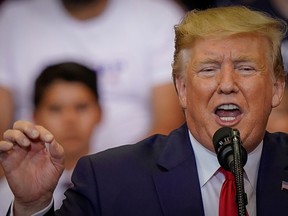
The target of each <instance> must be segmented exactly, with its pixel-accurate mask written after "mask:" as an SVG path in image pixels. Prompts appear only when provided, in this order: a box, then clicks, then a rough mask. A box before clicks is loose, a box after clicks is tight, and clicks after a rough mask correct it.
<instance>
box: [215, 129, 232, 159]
mask: <svg viewBox="0 0 288 216" xmlns="http://www.w3.org/2000/svg"><path fill="white" fill-rule="evenodd" d="M231 131H232V128H230V127H222V128H219V129H218V130H217V131H216V132H215V133H214V135H213V144H214V148H215V152H216V154H218V152H219V151H220V150H221V148H222V147H223V146H225V145H228V144H231V139H230V133H231Z"/></svg>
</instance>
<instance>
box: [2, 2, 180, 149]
mask: <svg viewBox="0 0 288 216" xmlns="http://www.w3.org/2000/svg"><path fill="white" fill-rule="evenodd" d="M183 14H184V11H183V10H182V9H181V8H180V7H179V6H178V5H177V4H176V3H175V2H172V1H167V0H145V1H135V0H85V1H75V0H49V1H47V0H25V1H7V2H5V3H3V5H2V7H1V11H0V29H1V31H0V108H1V113H0V118H1V119H2V118H3V121H0V130H1V131H2V132H3V131H4V130H5V128H7V127H9V126H11V122H12V121H13V120H15V119H27V120H30V119H32V113H31V110H32V109H31V108H32V104H31V103H30V101H31V100H30V98H31V97H32V89H31V86H32V85H33V81H34V79H35V78H36V77H37V75H38V73H39V71H41V70H42V69H43V68H45V67H46V66H47V65H50V64H56V63H58V62H62V61H77V62H80V63H83V64H85V65H87V66H89V67H90V68H93V69H95V70H97V71H98V72H99V76H98V77H99V91H100V93H101V104H102V108H103V110H105V112H103V119H102V122H101V124H100V125H99V127H98V128H97V130H96V131H95V132H94V134H93V136H92V137H93V138H92V139H93V147H92V148H91V152H98V151H101V150H105V149H107V148H110V147H114V146H117V145H120V144H121V143H122V144H124V143H132V142H135V141H136V140H138V139H139V138H144V137H146V136H149V135H151V134H154V133H163V134H167V133H169V132H170V131H171V130H172V129H174V128H176V127H177V126H179V125H180V124H182V123H183V119H184V117H183V112H182V110H181V108H180V106H179V104H178V101H177V96H176V93H175V91H174V86H173V83H172V78H171V73H170V72H171V70H172V68H171V63H172V59H173V43H174V34H173V27H174V25H175V24H176V23H178V22H179V21H180V19H181V18H182V16H183ZM4 118H5V119H4Z"/></svg>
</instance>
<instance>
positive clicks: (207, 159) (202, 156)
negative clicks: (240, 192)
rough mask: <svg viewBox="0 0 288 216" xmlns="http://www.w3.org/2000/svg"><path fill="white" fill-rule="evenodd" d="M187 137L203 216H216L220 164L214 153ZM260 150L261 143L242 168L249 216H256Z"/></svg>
mask: <svg viewBox="0 0 288 216" xmlns="http://www.w3.org/2000/svg"><path fill="white" fill-rule="evenodd" d="M189 136H190V140H191V143H192V147H193V150H194V154H195V158H196V166H197V170H198V176H199V181H200V187H201V193H202V200H203V205H204V212H205V216H218V215H219V214H218V212H219V197H220V191H221V187H222V184H223V182H224V180H225V177H224V175H223V174H222V173H221V172H219V171H218V169H219V168H220V164H219V162H218V159H217V156H216V154H215V152H211V151H210V150H208V149H207V148H205V147H204V146H203V145H201V144H200V143H199V142H198V141H197V140H196V139H195V138H194V137H193V136H192V134H191V133H190V132H189ZM262 148H263V141H262V142H261V143H260V144H259V145H258V147H257V148H256V149H255V150H254V151H253V152H251V153H249V154H248V160H247V163H246V165H245V166H244V171H245V172H244V173H243V176H244V189H245V192H246V194H247V198H248V205H247V206H246V208H247V211H248V213H249V216H256V184H257V175H258V168H259V163H260V157H261V152H262ZM191 202H193V201H192V200H191Z"/></svg>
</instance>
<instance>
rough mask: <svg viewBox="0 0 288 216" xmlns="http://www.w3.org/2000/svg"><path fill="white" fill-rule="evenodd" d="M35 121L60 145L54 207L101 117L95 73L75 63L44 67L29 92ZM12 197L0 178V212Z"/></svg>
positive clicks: (6, 207)
mask: <svg viewBox="0 0 288 216" xmlns="http://www.w3.org/2000/svg"><path fill="white" fill-rule="evenodd" d="M33 95H34V96H33V102H34V103H33V104H34V111H33V118H34V122H35V124H38V125H43V126H45V127H46V128H47V129H49V130H50V131H51V132H52V133H53V134H54V135H55V138H56V139H57V140H59V142H61V145H62V146H63V148H64V151H65V163H64V167H65V170H64V172H63V174H62V176H61V178H60V179H59V182H58V185H57V187H56V189H55V191H54V206H55V208H56V209H58V208H59V207H60V206H61V205H62V200H63V199H64V198H65V196H64V192H65V191H66V189H68V187H70V186H72V183H71V174H72V171H73V169H74V166H75V165H76V162H77V161H78V159H79V158H80V157H81V156H84V155H86V154H88V153H89V150H90V147H91V143H90V138H91V136H92V132H93V129H94V128H95V127H97V126H98V125H99V123H100V120H101V113H102V112H101V106H100V103H99V94H98V86H97V74H96V73H95V71H93V70H91V69H89V68H88V67H86V66H84V65H81V64H78V63H76V62H63V63H59V64H56V65H50V66H48V67H47V68H45V69H44V70H43V71H42V72H41V73H40V75H39V77H38V78H37V79H36V81H35V86H34V91H33ZM12 200H13V194H12V192H11V190H10V188H9V186H8V184H7V181H6V178H5V177H4V178H2V179H1V180H0V215H5V214H6V212H7V210H8V206H9V205H10V203H11V201H12Z"/></svg>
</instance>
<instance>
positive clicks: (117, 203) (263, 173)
mask: <svg viewBox="0 0 288 216" xmlns="http://www.w3.org/2000/svg"><path fill="white" fill-rule="evenodd" d="M72 179H73V182H74V185H75V187H73V188H72V189H69V190H68V191H66V193H65V194H66V196H67V199H66V200H65V201H64V203H63V206H62V207H61V209H60V210H58V211H56V212H55V213H54V212H53V209H51V211H50V212H49V213H48V214H47V215H54V214H56V215H67V216H68V215H69V216H71V215H77V216H78V215H85V216H86V215H95V216H98V215H99V216H100V215H101V216H116V215H117V216H118V215H119V216H204V209H203V203H202V197H201V192H200V186H199V179H198V174H197V168H196V162H195V157H194V152H193V149H192V146H191V143H190V140H189V135H188V129H187V126H186V124H184V125H183V126H182V127H180V128H178V129H176V130H175V131H173V132H172V133H171V134H170V135H169V136H163V135H155V136H152V137H150V138H147V139H145V140H143V141H141V142H139V143H137V144H132V145H125V146H121V147H117V148H114V149H110V150H107V151H104V152H101V153H98V154H94V155H90V156H85V157H83V158H82V159H80V160H79V162H78V164H77V166H76V168H75V171H74V174H73V177H72ZM282 181H286V182H288V134H284V133H274V134H270V133H266V135H265V138H264V144H263V152H262V156H261V162H260V168H259V174H258V182H257V215H258V216H271V215H275V216H276V215H277V216H282V215H283V216H286V215H288V190H286V189H283V190H282V189H281V187H282ZM215 215H217V213H215Z"/></svg>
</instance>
